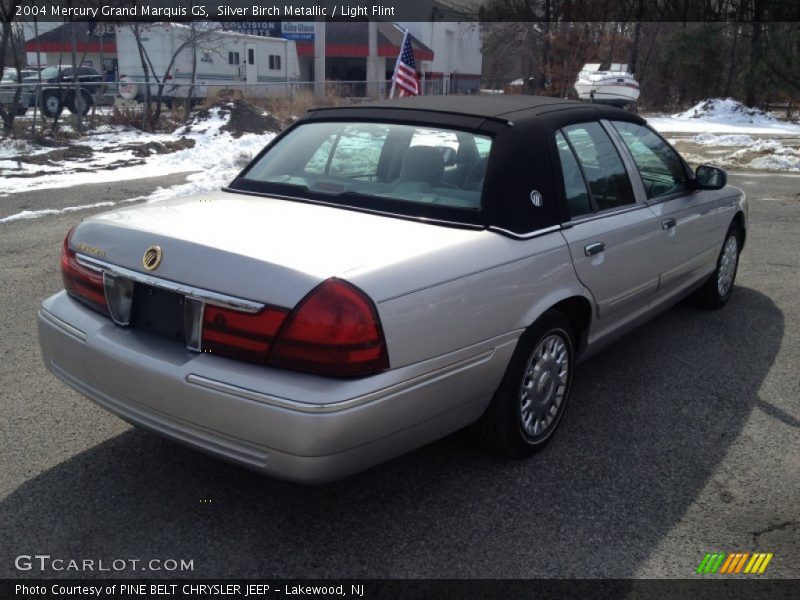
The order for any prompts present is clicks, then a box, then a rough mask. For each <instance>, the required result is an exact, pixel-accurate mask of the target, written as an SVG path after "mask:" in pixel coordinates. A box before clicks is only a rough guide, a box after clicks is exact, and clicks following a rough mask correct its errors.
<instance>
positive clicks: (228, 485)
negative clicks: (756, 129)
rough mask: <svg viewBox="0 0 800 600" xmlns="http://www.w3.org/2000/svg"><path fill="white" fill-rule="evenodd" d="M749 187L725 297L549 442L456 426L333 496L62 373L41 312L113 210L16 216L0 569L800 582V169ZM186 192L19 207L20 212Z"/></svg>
mask: <svg viewBox="0 0 800 600" xmlns="http://www.w3.org/2000/svg"><path fill="white" fill-rule="evenodd" d="M173 179H175V178H174V177H173ZM730 180H731V182H732V183H733V184H735V185H738V186H741V187H743V188H744V189H745V190H746V191H747V193H748V196H749V197H750V199H751V226H750V231H749V235H748V241H747V247H746V248H745V251H744V254H743V256H742V262H741V266H740V270H739V275H738V279H737V288H736V290H735V292H734V295H733V297H732V299H731V301H730V303H729V304H728V306H727V307H725V308H724V309H723V310H721V311H717V312H710V313H709V312H702V311H699V310H696V309H694V308H692V307H690V306H688V305H686V304H681V305H679V306H677V307H675V308H673V309H671V310H670V311H668V312H667V313H665V314H663V315H662V316H660V317H658V318H657V319H655V320H653V321H651V322H650V323H649V324H647V325H645V326H644V327H642V328H640V329H639V330H637V331H636V332H634V333H633V334H631V335H629V336H628V337H626V338H624V339H623V340H622V341H620V342H618V343H617V344H615V345H614V346H612V347H611V348H609V349H607V350H606V351H604V352H603V353H601V354H600V355H598V356H596V357H594V358H592V359H590V360H589V361H587V362H586V363H584V364H583V365H581V367H580V369H579V370H578V372H577V378H576V381H575V387H574V390H573V396H572V404H571V406H570V408H569V410H568V412H567V414H566V416H565V418H564V422H563V423H562V425H561V429H560V431H559V435H558V436H557V437H556V439H554V440H553V443H552V444H550V445H549V446H548V447H547V448H546V449H545V450H544V451H543V452H541V453H540V454H538V455H537V456H535V457H534V458H532V459H530V460H527V461H522V462H504V461H501V460H498V459H495V458H493V457H491V456H488V455H487V454H485V453H484V452H483V451H482V450H480V449H479V448H476V447H475V446H474V445H473V444H472V442H471V441H470V439H469V438H468V437H467V436H465V435H463V434H456V435H453V436H450V437H448V438H446V439H444V440H441V441H439V442H436V443H434V444H431V445H429V446H426V447H424V448H422V449H420V450H417V451H415V452H412V453H410V454H408V455H405V456H403V457H400V458H398V459H396V460H393V461H391V462H389V463H386V464H383V465H380V466H378V467H375V468H373V469H371V470H369V471H367V472H365V473H363V474H360V475H357V476H354V477H351V478H349V479H346V480H344V481H341V482H337V483H334V484H331V485H328V486H323V487H312V488H308V487H300V486H296V485H293V484H288V483H284V482H280V481H276V480H272V479H269V478H266V477H263V476H260V475H257V474H254V473H251V472H249V471H247V470H245V469H241V468H238V467H234V466H230V465H228V464H227V463H224V462H220V461H218V460H215V459H213V458H208V457H206V456H204V455H201V454H197V453H194V452H192V451H190V450H187V449H184V448H182V447H180V446H177V445H174V444H173V443H170V442H167V441H164V440H161V439H159V438H157V437H154V436H152V435H149V434H146V433H143V432H141V431H139V430H135V429H133V428H131V427H130V426H128V425H127V424H126V423H124V422H123V421H120V420H119V419H117V418H115V417H113V416H111V415H109V414H107V413H106V412H104V411H103V410H101V409H99V408H97V407H96V406H95V405H93V404H92V403H91V402H89V401H88V400H85V399H84V398H82V397H81V396H79V395H78V394H77V393H75V392H73V391H71V390H70V389H68V388H67V387H66V386H64V385H63V384H61V383H60V382H59V381H57V380H56V379H55V378H54V377H53V376H52V375H50V374H49V373H48V372H47V371H46V370H45V368H44V366H43V365H42V362H41V357H40V355H39V350H38V343H37V337H36V324H35V317H36V310H37V305H38V303H39V302H40V301H41V300H42V299H44V298H45V297H47V296H48V295H50V294H52V293H54V292H55V291H57V290H58V289H60V287H61V281H60V274H59V271H58V254H59V247H60V244H61V242H62V240H63V238H64V235H65V233H66V232H67V230H68V229H69V227H70V226H71V225H72V224H74V223H75V222H76V221H77V220H79V219H80V218H82V217H84V216H86V215H88V214H91V212H92V211H85V212H78V213H66V214H59V215H55V216H48V217H45V218H41V219H37V220H30V221H13V222H8V223H0V273H2V275H1V277H2V286H0V323H2V325H0V332H2V333H1V334H0V356H2V361H1V362H0V410H2V413H3V418H2V419H0V451H1V452H2V457H3V468H2V469H0V577H13V578H16V577H43V576H44V577H62V576H71V577H76V576H92V573H83V574H80V573H75V572H64V571H62V572H59V571H51V570H48V571H45V572H40V571H38V570H35V569H34V570H31V571H19V570H17V569H16V568H15V566H14V558H15V557H16V556H18V555H22V554H30V555H32V554H49V555H51V556H52V557H54V558H55V557H59V558H64V559H77V560H82V559H95V560H98V559H103V560H104V561H108V562H110V561H112V560H114V559H139V560H142V561H147V560H150V559H161V560H163V559H176V560H178V561H180V560H181V559H184V560H192V561H193V565H194V570H193V571H190V572H179V573H167V572H164V571H157V572H152V571H141V570H139V569H141V567H139V569H130V568H129V569H126V570H124V571H121V572H111V573H108V572H105V573H98V572H96V573H94V575H97V576H109V575H116V576H147V577H161V576H175V575H180V576H182V577H200V576H202V577H240V576H241V577H247V576H252V577H256V576H257V577H486V578H494V577H498V578H505V577H524V578H528V577H673V578H685V577H692V576H694V570H695V568H696V567H697V565H698V564H699V562H700V560H701V559H702V557H703V555H704V554H705V553H706V552H713V551H726V552H738V551H746V552H753V551H762V552H772V553H774V558H773V560H772V562H771V563H770V565H769V568H768V569H767V571H766V573H765V574H764V575H763V576H762V577H800V531H799V528H800V526H799V525H798V523H800V378H799V377H798V372H800V177H797V176H794V177H791V176H779V175H773V174H732V175H731V176H730ZM166 183H173V181H172V179H170V180H142V181H138V182H125V183H119V184H102V185H95V186H84V187H81V188H71V189H66V190H48V191H41V192H31V193H27V194H17V195H13V196H8V197H5V198H0V218H2V217H3V216H5V215H8V214H12V213H15V212H18V211H19V210H24V209H26V208H32V209H33V208H35V209H41V208H48V207H56V208H57V207H61V206H69V205H75V204H76V203H84V204H91V203H93V202H98V201H100V200H106V199H107V200H112V201H116V200H123V199H125V198H130V197H133V196H136V195H139V194H144V193H148V192H149V191H152V190H153V189H155V187H156V186H158V185H164V184H166Z"/></svg>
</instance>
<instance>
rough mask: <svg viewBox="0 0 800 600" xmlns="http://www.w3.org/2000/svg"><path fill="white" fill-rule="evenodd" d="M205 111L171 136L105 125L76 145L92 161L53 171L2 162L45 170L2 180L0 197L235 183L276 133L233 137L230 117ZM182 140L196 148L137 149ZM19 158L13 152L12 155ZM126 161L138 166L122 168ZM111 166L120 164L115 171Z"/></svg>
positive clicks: (11, 165) (5, 164) (15, 168)
mask: <svg viewBox="0 0 800 600" xmlns="http://www.w3.org/2000/svg"><path fill="white" fill-rule="evenodd" d="M208 112H209V115H208V117H207V118H205V119H195V120H193V121H192V122H191V123H190V124H189V125H188V126H185V127H181V128H179V129H178V130H177V131H175V132H173V133H160V134H159V133H144V132H141V131H136V130H129V129H125V128H123V127H111V126H108V127H105V128H103V129H102V130H101V132H100V133H98V134H95V135H90V136H87V137H86V138H82V139H81V140H80V142H79V144H80V145H82V146H88V147H89V148H91V150H92V156H91V157H90V158H82V159H72V160H66V161H63V162H62V163H60V164H59V166H57V167H54V166H51V165H37V164H32V163H23V162H16V161H2V162H1V163H0V172H4V171H8V172H9V174H20V173H26V172H27V173H30V174H33V173H37V172H41V171H48V174H47V176H46V177H4V178H2V179H0V193H14V192H23V191H32V190H44V189H53V188H64V187H74V186H78V185H85V184H89V183H108V182H116V181H122V180H128V179H144V178H148V177H160V176H163V175H170V174H173V173H183V172H192V171H199V172H200V173H199V175H200V176H199V177H197V178H195V179H194V182H193V183H194V184H195V186H196V187H195V188H194V189H195V190H196V191H210V190H212V189H219V188H220V187H222V186H223V185H225V184H227V183H229V182H230V181H231V180H233V178H234V177H235V175H236V174H237V173H238V171H239V170H240V169H241V168H242V167H243V166H244V165H246V164H247V162H248V161H249V160H250V159H251V158H252V157H253V156H254V155H255V154H256V153H257V152H258V151H260V150H261V149H262V148H263V147H264V146H266V145H267V143H269V142H270V141H271V140H272V138H274V137H275V135H276V134H275V133H272V132H270V133H264V134H244V135H242V136H241V137H239V138H238V139H235V138H234V137H233V136H232V135H231V134H230V133H229V132H227V131H220V130H221V128H222V127H224V126H225V124H226V123H227V122H228V119H229V118H230V114H229V113H227V112H221V111H220V109H219V108H218V107H213V108H211V109H210V110H209V111H208ZM182 138H188V139H191V140H194V142H195V143H194V147H192V148H186V149H184V150H178V151H176V152H172V153H169V154H157V153H155V154H153V153H151V154H150V155H148V156H140V154H141V152H139V153H137V151H136V148H137V146H139V147H144V146H145V145H147V144H150V143H161V144H165V143H176V142H179V141H180V140H181V139H182ZM50 150H52V149H47V150H46V151H50ZM19 154H20V153H19V152H17V153H15V156H16V155H19ZM28 154H30V152H28ZM129 162H135V163H139V164H133V165H131V166H124V165H125V163H129ZM115 164H119V165H120V166H119V167H117V168H113V166H114V165H115ZM109 167H112V168H109Z"/></svg>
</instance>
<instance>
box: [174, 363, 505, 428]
mask: <svg viewBox="0 0 800 600" xmlns="http://www.w3.org/2000/svg"><path fill="white" fill-rule="evenodd" d="M494 353H495V349H494V348H492V349H491V350H487V351H485V352H482V353H480V354H477V355H475V356H471V357H469V358H466V359H464V360H460V361H458V362H456V363H453V364H452V365H448V366H446V367H441V368H439V369H436V370H434V371H430V372H428V373H425V374H423V375H419V376H417V377H414V378H412V379H409V380H407V381H403V382H401V383H396V384H394V385H391V386H389V387H385V388H382V389H380V390H376V391H374V392H370V393H369V394H364V395H362V396H356V397H355V398H349V399H347V400H340V401H339V402H331V403H329V404H309V403H308V402H298V401H296V400H290V399H288V398H281V397H279V396H271V395H269V394H264V393H262V392H258V391H256V390H251V389H248V388H244V387H240V386H238V385H232V384H230V383H224V382H222V381H217V380H215V379H209V378H207V377H202V376H201V375H195V374H194V373H190V374H189V375H187V376H186V381H187V383H190V384H193V385H197V386H200V387H204V388H207V389H210V390H213V391H215V392H221V393H223V394H231V395H233V396H237V397H239V398H244V399H246V400H252V401H255V402H260V403H262V404H269V405H270V406H277V407H279V408H286V409H289V410H294V411H298V412H304V413H317V414H319V413H333V412H339V411H343V410H347V409H350V408H354V407H356V406H361V405H362V404H367V403H368V402H374V401H375V400H380V399H382V398H385V397H387V396H391V395H393V394H396V393H399V392H404V391H408V390H410V389H412V388H414V387H417V386H420V385H425V384H428V383H432V382H434V381H436V380H438V379H442V378H445V377H450V376H451V375H454V374H456V373H459V372H461V371H464V370H466V369H471V368H472V367H474V366H475V365H478V364H480V363H484V362H486V361H488V360H491V358H492V356H494Z"/></svg>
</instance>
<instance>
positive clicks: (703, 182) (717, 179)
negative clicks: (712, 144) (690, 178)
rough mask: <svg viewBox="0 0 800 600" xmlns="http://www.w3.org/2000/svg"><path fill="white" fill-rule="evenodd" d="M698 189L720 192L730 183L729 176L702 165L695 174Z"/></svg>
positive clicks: (714, 168)
mask: <svg viewBox="0 0 800 600" xmlns="http://www.w3.org/2000/svg"><path fill="white" fill-rule="evenodd" d="M694 180H695V182H696V183H697V189H700V190H719V189H722V188H724V187H725V184H727V183H728V175H727V174H726V173H725V171H723V170H722V169H718V168H717V167H712V166H709V165H700V166H699V167H697V170H696V171H695V172H694Z"/></svg>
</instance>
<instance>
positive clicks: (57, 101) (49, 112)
mask: <svg viewBox="0 0 800 600" xmlns="http://www.w3.org/2000/svg"><path fill="white" fill-rule="evenodd" d="M41 108H42V112H43V113H44V115H45V116H46V117H50V118H51V119H54V118H55V117H57V116H58V115H60V114H61V111H62V110H63V109H64V105H63V104H62V103H61V95H60V94H59V93H58V92H57V91H55V90H48V91H45V92H43V93H42V96H41Z"/></svg>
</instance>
